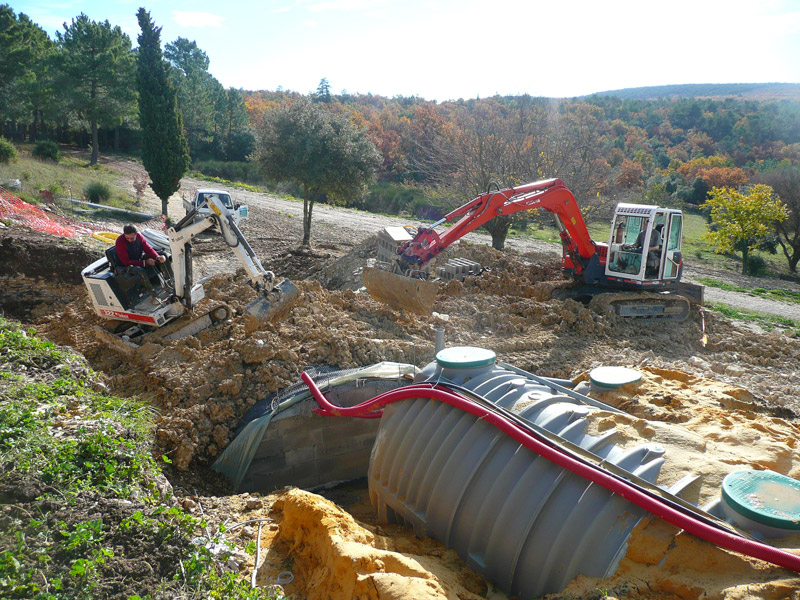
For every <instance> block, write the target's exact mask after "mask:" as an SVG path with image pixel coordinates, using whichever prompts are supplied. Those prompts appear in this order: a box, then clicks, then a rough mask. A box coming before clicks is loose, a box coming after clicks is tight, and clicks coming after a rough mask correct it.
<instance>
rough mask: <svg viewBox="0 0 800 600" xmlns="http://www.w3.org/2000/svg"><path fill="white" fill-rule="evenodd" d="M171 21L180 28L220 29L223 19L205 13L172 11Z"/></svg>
mask: <svg viewBox="0 0 800 600" xmlns="http://www.w3.org/2000/svg"><path fill="white" fill-rule="evenodd" d="M172 20H173V21H175V22H176V23H177V24H178V25H180V26H181V27H222V23H223V21H225V17H221V16H219V15H215V14H212V13H207V12H197V11H183V10H173V11H172Z"/></svg>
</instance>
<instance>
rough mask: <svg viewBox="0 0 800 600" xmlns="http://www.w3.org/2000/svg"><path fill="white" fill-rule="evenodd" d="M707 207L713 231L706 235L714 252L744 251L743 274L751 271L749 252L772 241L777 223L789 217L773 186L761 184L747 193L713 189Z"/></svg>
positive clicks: (705, 204)
mask: <svg viewBox="0 0 800 600" xmlns="http://www.w3.org/2000/svg"><path fill="white" fill-rule="evenodd" d="M703 207H704V208H710V209H711V230H710V231H709V232H708V233H706V234H705V236H704V237H705V238H706V239H708V240H709V241H710V242H711V243H712V244H713V245H714V249H715V252H717V253H723V252H737V251H738V252H741V253H742V273H746V272H747V271H748V260H749V257H750V253H751V252H752V251H753V250H756V249H758V248H760V247H763V246H764V244H765V243H766V242H768V240H769V236H770V235H771V233H772V231H773V224H774V223H775V222H782V221H784V220H785V219H786V217H787V213H788V211H787V209H786V206H785V205H784V204H783V203H782V202H781V201H780V200H779V199H778V198H776V197H775V194H774V192H773V190H772V188H771V187H769V186H768V185H763V184H758V185H754V186H752V187H751V188H750V189H749V190H748V191H747V192H746V193H743V192H739V191H737V190H734V189H732V188H714V189H712V190H711V192H709V195H708V200H706V202H705V203H704V204H703Z"/></svg>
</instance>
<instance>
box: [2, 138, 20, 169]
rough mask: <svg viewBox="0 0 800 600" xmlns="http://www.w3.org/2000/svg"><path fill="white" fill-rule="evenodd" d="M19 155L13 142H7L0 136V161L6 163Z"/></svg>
mask: <svg viewBox="0 0 800 600" xmlns="http://www.w3.org/2000/svg"><path fill="white" fill-rule="evenodd" d="M17 157H19V153H18V152H17V149H16V148H15V147H14V144H12V143H11V142H9V141H8V140H7V139H6V138H4V137H0V163H2V164H8V163H10V162H14V161H15V160H17Z"/></svg>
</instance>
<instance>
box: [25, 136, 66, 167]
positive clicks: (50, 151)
mask: <svg viewBox="0 0 800 600" xmlns="http://www.w3.org/2000/svg"><path fill="white" fill-rule="evenodd" d="M31 154H33V156H35V157H36V158H39V159H41V160H52V161H53V162H58V161H59V160H61V150H59V149H58V144H56V143H55V142H51V141H50V140H44V141H42V142H38V143H37V144H36V146H35V147H34V149H33V152H31Z"/></svg>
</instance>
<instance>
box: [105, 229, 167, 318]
mask: <svg viewBox="0 0 800 600" xmlns="http://www.w3.org/2000/svg"><path fill="white" fill-rule="evenodd" d="M114 247H115V248H116V249H117V256H118V257H119V261H120V262H121V263H122V267H120V275H121V276H122V277H124V278H126V279H138V280H139V281H140V282H141V283H142V285H143V286H144V287H145V289H146V290H147V291H148V292H150V299H151V300H152V302H153V304H158V298H157V297H156V293H155V290H154V289H153V284H152V283H150V277H148V275H147V271H145V267H150V266H153V265H155V264H156V263H159V264H161V263H163V262H164V261H166V260H167V259H166V258H165V257H164V256H162V255H160V254H158V252H156V251H155V250H154V249H153V247H152V246H151V245H150V244H149V243H148V241H147V240H146V239H145V238H144V236H143V235H142V234H141V233H139V232H138V231H137V230H136V226H135V225H131V224H130V223H129V224H127V225H125V227H123V228H122V235H121V236H119V237H118V238H117V241H116V242H115V244H114Z"/></svg>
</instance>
